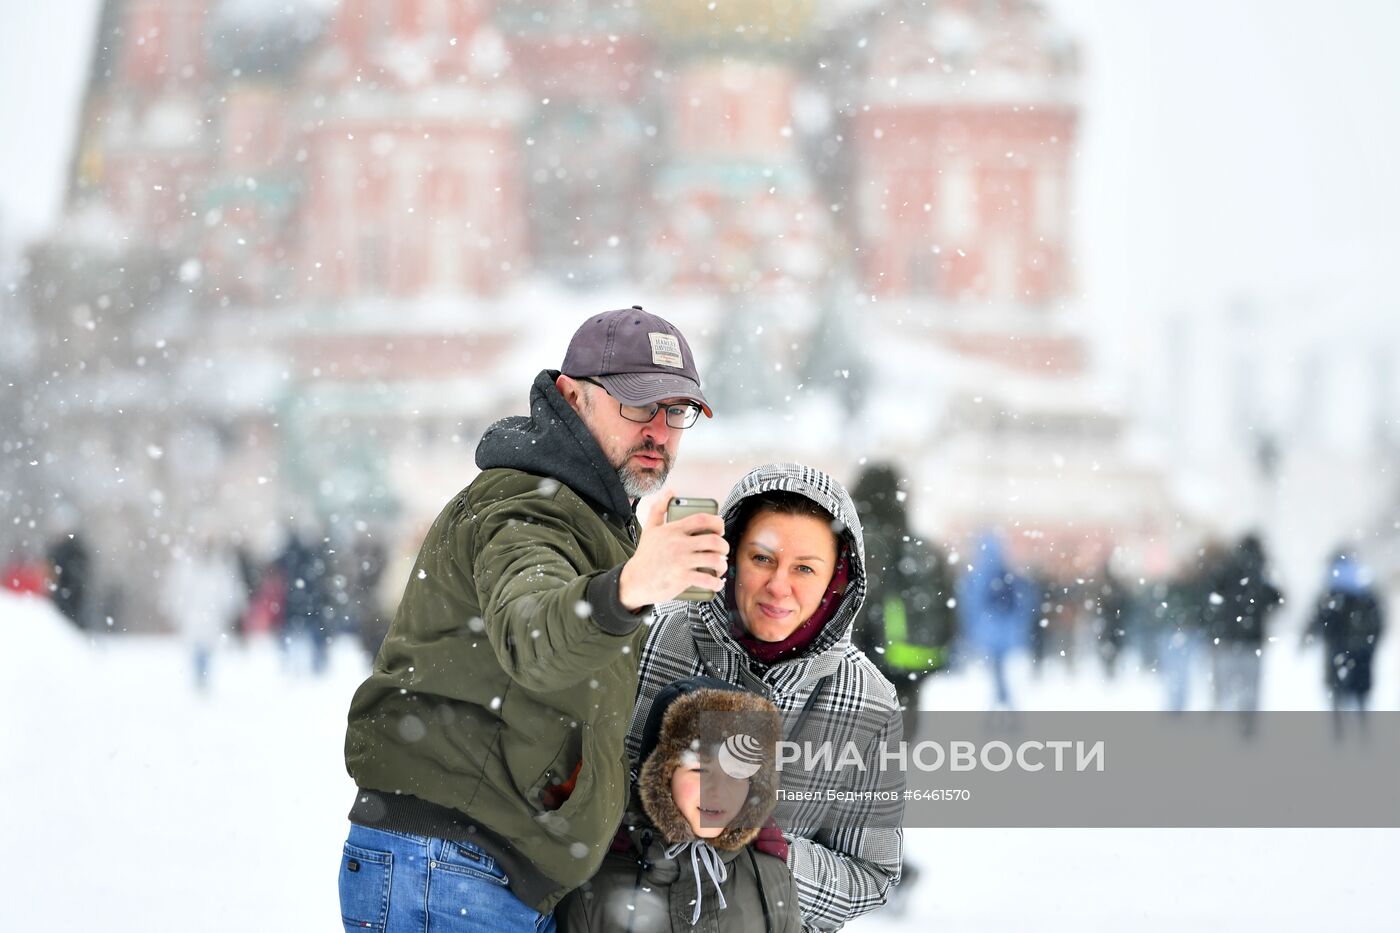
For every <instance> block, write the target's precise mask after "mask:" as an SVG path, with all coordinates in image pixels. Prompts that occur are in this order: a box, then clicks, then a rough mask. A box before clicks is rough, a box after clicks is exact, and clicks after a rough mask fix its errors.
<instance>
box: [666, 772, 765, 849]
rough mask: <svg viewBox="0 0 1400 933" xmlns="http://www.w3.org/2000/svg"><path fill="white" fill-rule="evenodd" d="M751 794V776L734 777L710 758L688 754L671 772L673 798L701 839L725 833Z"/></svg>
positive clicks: (682, 814)
mask: <svg viewBox="0 0 1400 933" xmlns="http://www.w3.org/2000/svg"><path fill="white" fill-rule="evenodd" d="M748 796H749V781H748V778H743V779H739V778H733V777H730V776H729V775H728V774H725V773H724V769H722V768H721V767H720V766H719V765H718V764H717V763H715V761H714V760H713V759H710V758H702V757H698V756H690V755H687V756H686V760H685V761H683V762H681V766H680V767H679V768H677V769H676V770H675V771H672V772H671V798H672V799H673V800H675V802H676V808H677V809H678V810H680V811H681V816H684V817H685V819H686V822H688V823H689V824H690V829H691V831H692V832H694V833H695V835H696V836H698V837H699V838H701V839H713V838H714V837H716V836H718V835H719V834H720V833H722V832H724V828H725V826H726V825H728V823H729V821H730V820H732V819H734V817H736V816H738V815H739V811H740V810H742V809H743V808H744V802H745V801H746V800H747V799H748Z"/></svg>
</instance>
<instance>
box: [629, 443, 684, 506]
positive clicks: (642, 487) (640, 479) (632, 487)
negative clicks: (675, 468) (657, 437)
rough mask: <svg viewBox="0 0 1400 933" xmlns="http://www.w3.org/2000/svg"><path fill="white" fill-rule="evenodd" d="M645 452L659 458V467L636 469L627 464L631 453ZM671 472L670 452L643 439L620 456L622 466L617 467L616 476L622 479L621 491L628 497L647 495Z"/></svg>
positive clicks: (656, 488)
mask: <svg viewBox="0 0 1400 933" xmlns="http://www.w3.org/2000/svg"><path fill="white" fill-rule="evenodd" d="M640 453H647V454H652V455H653V456H656V457H660V458H661V469H660V470H652V471H645V472H643V471H640V470H639V471H637V472H633V470H632V469H631V468H630V467H629V466H628V464H629V463H630V462H631V460H632V455H633V454H640ZM670 472H671V454H670V453H669V452H668V451H667V450H666V449H665V448H664V447H657V446H656V445H655V444H653V443H652V442H651V441H643V442H642V443H640V444H638V445H637V446H636V447H633V448H632V449H631V450H629V451H627V453H625V454H623V456H622V466H620V467H618V468H617V478H618V479H619V480H621V481H622V491H623V492H625V493H627V497H628V498H629V499H640V498H642V496H649V495H651V494H652V493H654V492H656V491H657V490H658V489H660V488H661V486H662V484H664V483H665V482H666V477H667V476H668V475H670Z"/></svg>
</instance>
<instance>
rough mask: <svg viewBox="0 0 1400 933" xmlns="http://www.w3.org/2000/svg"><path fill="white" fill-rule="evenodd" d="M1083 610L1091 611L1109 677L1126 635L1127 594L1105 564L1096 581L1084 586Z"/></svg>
mask: <svg viewBox="0 0 1400 933" xmlns="http://www.w3.org/2000/svg"><path fill="white" fill-rule="evenodd" d="M1084 606H1085V608H1086V611H1088V612H1090V613H1092V623H1093V630H1094V641H1095V643H1096V644H1097V646H1098V654H1099V660H1100V661H1101V662H1103V671H1104V674H1105V675H1106V676H1107V677H1110V678H1112V677H1113V675H1114V674H1115V673H1116V672H1117V670H1118V656H1119V655H1120V654H1121V653H1122V651H1123V642H1124V641H1126V639H1127V634H1128V624H1129V623H1128V617H1129V608H1130V601H1129V594H1128V590H1127V587H1126V586H1124V584H1123V581H1121V580H1119V579H1118V576H1117V575H1116V574H1115V573H1114V572H1113V571H1112V570H1111V569H1110V568H1109V566H1108V564H1107V563H1105V564H1104V566H1103V570H1102V571H1101V573H1100V575H1099V579H1098V580H1094V581H1091V582H1090V583H1089V584H1088V585H1087V587H1086V597H1085V600H1084Z"/></svg>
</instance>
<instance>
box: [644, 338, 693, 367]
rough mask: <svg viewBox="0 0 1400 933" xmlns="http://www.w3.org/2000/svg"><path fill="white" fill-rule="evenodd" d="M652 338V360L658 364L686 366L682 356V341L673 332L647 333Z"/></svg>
mask: <svg viewBox="0 0 1400 933" xmlns="http://www.w3.org/2000/svg"><path fill="white" fill-rule="evenodd" d="M647 336H648V337H650V338H651V361H652V362H653V363H655V364H656V365H657V366H674V367H675V368H676V369H683V368H685V361H684V360H683V359H682V358H681V342H680V341H679V340H677V339H676V338H675V337H674V336H673V335H671V334H657V333H650V334H647Z"/></svg>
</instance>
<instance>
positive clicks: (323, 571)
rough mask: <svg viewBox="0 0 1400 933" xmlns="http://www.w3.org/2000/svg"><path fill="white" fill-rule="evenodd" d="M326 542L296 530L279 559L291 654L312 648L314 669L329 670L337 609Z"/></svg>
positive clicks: (285, 628)
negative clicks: (331, 596) (334, 608)
mask: <svg viewBox="0 0 1400 933" xmlns="http://www.w3.org/2000/svg"><path fill="white" fill-rule="evenodd" d="M327 558H328V555H327V554H326V549H325V547H324V544H323V543H322V542H321V541H319V540H316V539H315V538H314V537H313V536H312V535H310V534H308V533H307V532H305V531H304V530H303V531H292V532H290V533H289V534H288V536H287V544H286V547H284V548H283V549H282V554H281V555H280V556H279V557H278V558H277V570H278V571H279V573H280V574H281V576H282V578H283V579H284V580H285V581H286V587H287V597H286V600H285V601H284V602H283V645H284V647H285V648H286V649H287V650H288V651H289V652H291V653H293V654H295V653H296V652H298V651H301V650H302V646H303V645H304V646H307V648H309V653H310V657H311V672H312V673H313V674H316V675H320V674H322V673H324V672H325V670H326V664H327V660H328V658H329V653H330V636H331V631H330V623H331V621H332V614H333V609H332V607H331V602H330V594H329V583H330V581H329V579H328V577H329V561H328V559H327Z"/></svg>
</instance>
